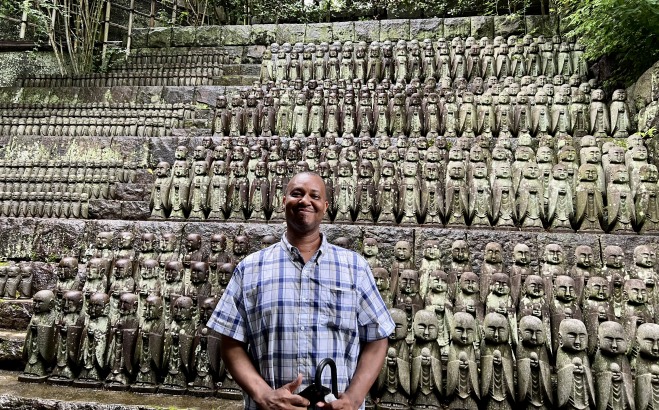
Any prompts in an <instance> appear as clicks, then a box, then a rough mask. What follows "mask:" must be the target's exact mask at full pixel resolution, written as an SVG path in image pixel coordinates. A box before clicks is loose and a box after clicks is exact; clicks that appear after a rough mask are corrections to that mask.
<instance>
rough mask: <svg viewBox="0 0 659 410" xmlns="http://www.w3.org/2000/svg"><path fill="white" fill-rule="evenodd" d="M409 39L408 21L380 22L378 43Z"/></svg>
mask: <svg viewBox="0 0 659 410" xmlns="http://www.w3.org/2000/svg"><path fill="white" fill-rule="evenodd" d="M409 38H410V21H409V20H406V19H405V20H382V21H381V22H380V41H384V40H391V41H396V40H408V39H409Z"/></svg>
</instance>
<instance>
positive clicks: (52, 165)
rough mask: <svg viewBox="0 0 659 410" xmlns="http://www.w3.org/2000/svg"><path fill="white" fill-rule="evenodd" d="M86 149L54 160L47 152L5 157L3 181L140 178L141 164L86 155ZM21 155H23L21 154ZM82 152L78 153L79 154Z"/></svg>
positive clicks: (1, 162)
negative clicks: (71, 155)
mask: <svg viewBox="0 0 659 410" xmlns="http://www.w3.org/2000/svg"><path fill="white" fill-rule="evenodd" d="M70 149H71V150H74V151H78V150H80V151H84V148H82V147H80V148H77V147H70ZM84 154H85V153H84V152H80V153H78V152H76V155H77V156H76V157H75V158H66V157H64V158H62V157H61V156H60V157H58V158H57V159H51V158H49V157H48V156H46V155H42V156H40V157H37V158H35V157H32V159H17V158H6V159H0V181H2V182H12V181H20V182H40V181H43V180H44V179H48V178H47V177H48V176H50V179H51V180H53V181H68V180H70V179H71V178H75V179H76V180H77V181H78V182H83V181H88V180H89V178H95V179H98V181H101V182H106V181H108V180H109V179H110V178H114V180H116V181H117V182H121V183H134V182H135V181H136V178H137V172H138V171H137V169H138V164H137V162H135V161H130V160H127V159H126V160H123V161H122V160H111V159H103V160H100V159H98V158H94V157H93V154H92V155H90V157H91V158H85V157H84ZM19 155H20V154H19ZM78 155H79V156H78Z"/></svg>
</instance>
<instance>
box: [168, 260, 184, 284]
mask: <svg viewBox="0 0 659 410" xmlns="http://www.w3.org/2000/svg"><path fill="white" fill-rule="evenodd" d="M182 273H183V263H182V262H179V261H170V262H167V264H166V265H165V280H166V281H167V282H168V283H173V282H179V281H180V280H181V274H182Z"/></svg>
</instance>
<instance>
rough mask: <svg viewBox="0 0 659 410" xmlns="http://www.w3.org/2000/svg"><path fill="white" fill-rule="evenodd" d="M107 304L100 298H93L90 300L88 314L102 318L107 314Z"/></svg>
mask: <svg viewBox="0 0 659 410" xmlns="http://www.w3.org/2000/svg"><path fill="white" fill-rule="evenodd" d="M106 306H107V303H106V302H105V300H103V299H102V298H100V297H92V298H90V299H89V305H87V313H88V314H89V316H91V317H94V318H95V317H100V316H103V314H104V313H105V307H106Z"/></svg>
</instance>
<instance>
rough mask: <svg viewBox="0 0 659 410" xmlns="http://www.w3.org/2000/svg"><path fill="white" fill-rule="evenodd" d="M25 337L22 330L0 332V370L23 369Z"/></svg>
mask: <svg viewBox="0 0 659 410" xmlns="http://www.w3.org/2000/svg"><path fill="white" fill-rule="evenodd" d="M25 327H26V328H27V326H25ZM25 335H26V332H25V331H24V330H0V369H12V370H21V369H22V368H23V366H24V363H23V345H24V344H25Z"/></svg>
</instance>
